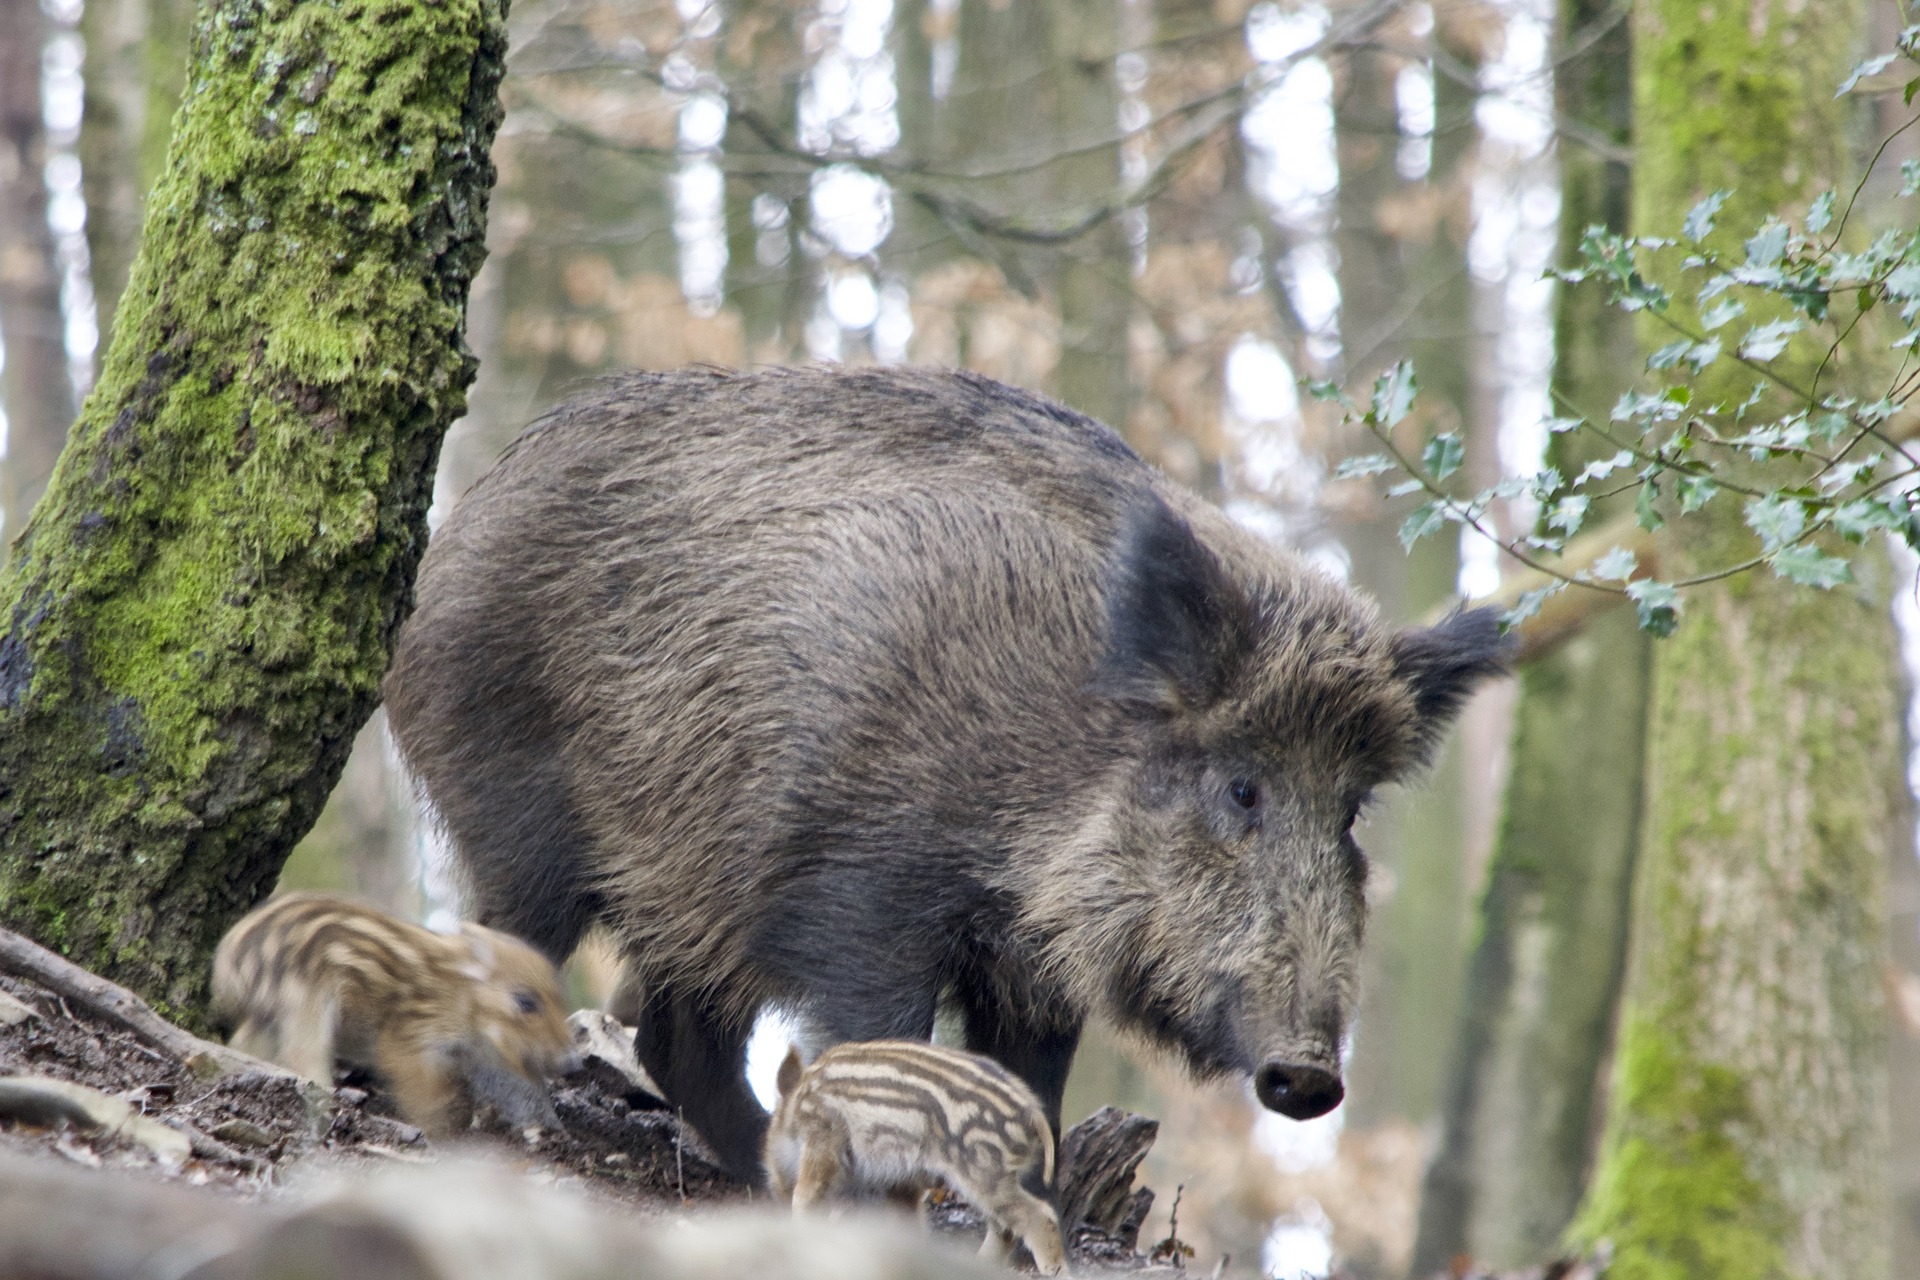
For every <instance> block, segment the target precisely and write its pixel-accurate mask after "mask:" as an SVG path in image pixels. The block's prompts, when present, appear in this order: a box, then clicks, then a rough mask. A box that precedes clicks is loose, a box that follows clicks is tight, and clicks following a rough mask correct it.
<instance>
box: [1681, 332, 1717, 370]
mask: <svg viewBox="0 0 1920 1280" xmlns="http://www.w3.org/2000/svg"><path fill="white" fill-rule="evenodd" d="M1719 358H1720V343H1719V340H1718V339H1715V338H1708V339H1707V340H1706V341H1705V342H1701V343H1697V344H1695V345H1694V346H1691V347H1688V348H1687V363H1688V364H1690V365H1692V366H1693V371H1694V372H1695V373H1699V372H1700V371H1701V370H1702V369H1705V368H1706V367H1707V366H1708V365H1710V364H1712V363H1713V362H1714V361H1715V360H1718V359H1719Z"/></svg>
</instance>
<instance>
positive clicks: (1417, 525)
mask: <svg viewBox="0 0 1920 1280" xmlns="http://www.w3.org/2000/svg"><path fill="white" fill-rule="evenodd" d="M1446 520H1447V517H1446V512H1445V510H1444V509H1443V508H1442V507H1441V505H1440V504H1439V503H1437V502H1423V503H1421V504H1420V505H1419V506H1417V507H1415V508H1414V509H1413V514H1412V515H1410V516H1408V517H1407V518H1406V519H1405V520H1403V521H1401V523H1400V545H1401V546H1403V547H1405V548H1406V549H1407V550H1408V551H1411V550H1413V544H1414V543H1416V542H1418V541H1420V539H1422V538H1424V537H1426V536H1427V535H1428V534H1430V533H1432V532H1433V531H1434V530H1436V529H1438V528H1439V527H1440V526H1441V525H1443V524H1445V523H1446Z"/></svg>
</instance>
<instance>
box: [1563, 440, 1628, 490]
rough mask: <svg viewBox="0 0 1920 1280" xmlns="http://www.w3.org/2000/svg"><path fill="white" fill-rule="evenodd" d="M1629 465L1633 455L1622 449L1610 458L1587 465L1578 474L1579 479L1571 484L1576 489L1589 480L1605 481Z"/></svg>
mask: <svg viewBox="0 0 1920 1280" xmlns="http://www.w3.org/2000/svg"><path fill="white" fill-rule="evenodd" d="M1631 465H1633V454H1632V452H1631V451H1629V450H1626V449H1622V450H1621V451H1620V452H1618V453H1616V454H1614V455H1613V456H1612V457H1611V458H1599V459H1596V460H1595V461H1593V462H1589V463H1588V464H1587V468H1586V470H1584V471H1582V472H1581V473H1580V478H1579V479H1578V480H1575V481H1574V482H1573V483H1574V487H1575V488H1578V487H1579V486H1581V485H1583V484H1585V483H1586V482H1587V481H1589V480H1605V479H1606V478H1607V477H1608V476H1610V475H1612V474H1613V473H1614V472H1616V471H1618V470H1619V469H1620V468H1622V467H1626V466H1631Z"/></svg>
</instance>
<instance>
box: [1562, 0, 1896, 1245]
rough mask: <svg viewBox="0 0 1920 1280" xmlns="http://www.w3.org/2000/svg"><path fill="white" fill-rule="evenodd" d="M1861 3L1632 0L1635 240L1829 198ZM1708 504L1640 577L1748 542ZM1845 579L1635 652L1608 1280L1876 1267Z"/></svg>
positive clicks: (1864, 616)
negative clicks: (1646, 665)
mask: <svg viewBox="0 0 1920 1280" xmlns="http://www.w3.org/2000/svg"><path fill="white" fill-rule="evenodd" d="M1861 13H1862V9H1861V6H1860V5H1859V4H1857V3H1855V2H1854V0H1814V2H1812V3H1808V4H1806V5H1805V6H1803V7H1799V8H1792V7H1788V8H1777V7H1771V6H1768V7H1760V8H1754V9H1751V10H1749V9H1746V8H1740V7H1720V8H1713V7H1706V8H1702V7H1701V6H1699V5H1695V4H1692V3H1688V2H1687V0H1642V3H1640V4H1639V5H1637V6H1636V9H1635V25H1634V46H1635V47H1634V57H1633V66H1634V119H1635V129H1634V131H1635V139H1636V165H1635V174H1634V200H1633V218H1634V226H1635V230H1636V231H1637V232H1638V233H1639V234H1642V235H1651V234H1656V233H1667V234H1670V233H1671V232H1672V230H1673V229H1674V228H1675V227H1677V226H1678V225H1679V223H1680V220H1681V218H1682V216H1683V215H1684V214H1685V212H1686V210H1687V209H1688V207H1689V206H1690V205H1691V204H1692V203H1693V202H1694V201H1695V200H1697V199H1699V198H1700V197H1701V196H1704V195H1705V194H1707V193H1708V192H1710V191H1713V190H1714V189H1716V188H1731V189H1734V190H1735V191H1736V194H1735V196H1734V197H1733V199H1732V201H1730V202H1729V205H1728V207H1727V209H1726V210H1725V211H1724V212H1723V213H1722V214H1721V217H1720V227H1721V231H1720V233H1719V235H1720V237H1721V239H1722V240H1723V241H1724V242H1725V243H1726V244H1727V245H1728V247H1729V248H1732V249H1733V251H1734V252H1736V253H1737V252H1738V248H1737V246H1738V243H1739V240H1740V238H1741V237H1743V236H1744V235H1747V234H1750V233H1751V231H1752V229H1753V227H1754V226H1756V225H1757V224H1758V223H1759V221H1760V220H1761V218H1762V217H1763V216H1764V215H1765V214H1766V213H1768V212H1770V211H1773V210H1787V209H1793V208H1796V207H1804V205H1805V203H1806V202H1807V201H1808V200H1809V199H1810V198H1811V197H1813V196H1814V195H1815V194H1816V193H1817V192H1819V191H1821V190H1823V189H1826V188H1827V187H1829V186H1835V185H1838V184H1840V183H1841V182H1843V181H1845V180H1846V177H1847V175H1846V173H1845V169H1846V166H1847V160H1846V157H1847V155H1848V145H1847V134H1846V129H1845V124H1846V115H1845V105H1844V104H1842V103H1836V102H1835V101H1834V98H1833V92H1834V89H1833V87H1834V86H1835V85H1836V84H1837V83H1838V82H1839V81H1840V79H1841V78H1842V77H1843V76H1844V75H1845V74H1846V72H1847V69H1848V66H1849V65H1850V63H1851V61H1852V56H1853V46H1854V41H1855V38H1856V36H1857V35H1858V33H1859V31H1860V20H1861ZM1676 305H1679V304H1678V303H1677V304H1676ZM1642 337H1643V339H1645V340H1648V341H1655V340H1664V339H1663V338H1656V335H1655V334H1654V333H1653V332H1652V331H1651V330H1649V331H1648V332H1647V333H1643V334H1642ZM1749 382H1750V377H1747V376H1736V375H1734V374H1732V373H1728V374H1725V375H1723V381H1722V382H1721V384H1720V385H1718V386H1714V385H1707V386H1704V387H1697V388H1696V390H1695V394H1696V395H1702V394H1704V395H1706V396H1709V397H1716V396H1718V397H1724V396H1727V395H1738V394H1740V393H1742V392H1743V391H1744V390H1745V388H1746V386H1747V385H1748V383H1749ZM1705 514H1706V516H1707V519H1706V520H1705V521H1704V522H1693V523H1694V527H1690V528H1689V529H1688V530H1687V534H1686V536H1685V537H1684V538H1681V537H1675V536H1669V537H1668V538H1667V539H1666V541H1665V542H1664V543H1663V545H1662V546H1661V549H1660V554H1661V571H1662V574H1663V576H1671V577H1677V576H1680V575H1683V574H1686V573H1689V572H1693V571H1695V570H1696V569H1697V568H1698V567H1699V566H1702V565H1707V564H1721V563H1726V562H1727V557H1728V556H1729V554H1730V553H1732V552H1733V551H1734V549H1735V548H1740V549H1741V551H1742V553H1744V549H1745V548H1746V547H1748V546H1750V545H1751V539H1750V537H1749V536H1748V535H1747V534H1746V531H1745V530H1744V529H1743V528H1742V520H1741V512H1740V509H1739V506H1738V504H1737V503H1736V502H1734V501H1733V500H1732V499H1731V498H1725V499H1722V500H1721V501H1719V502H1717V503H1715V504H1714V505H1713V506H1710V507H1708V508H1707V509H1706V512H1705ZM1856 572H1858V573H1859V574H1860V576H1861V577H1862V579H1863V582H1862V584H1861V586H1859V587H1857V588H1851V589H1842V590H1838V591H1834V592H1831V593H1821V592H1815V591H1808V590H1805V589H1802V588H1797V587H1794V586H1792V585H1790V584H1788V583H1785V582H1783V581H1782V580H1779V579H1776V578H1774V577H1772V576H1771V575H1770V574H1766V573H1755V574H1751V575H1747V576H1745V577H1742V578H1739V579H1737V580H1733V581H1731V582H1729V583H1724V584H1717V585H1713V586H1709V587H1704V588H1701V589H1698V590H1697V591H1696V592H1695V593H1694V594H1692V595H1691V596H1690V597H1689V599H1688V601H1687V613H1686V618H1685V621H1684V623H1683V625H1682V627H1681V629H1680V631H1679V632H1678V633H1677V634H1676V635H1675V637H1674V638H1673V639H1671V640H1668V641H1664V642H1662V643H1660V644H1658V645H1656V646H1655V648H1654V658H1653V676H1652V695H1651V701H1650V705H1649V711H1648V723H1647V769H1646V798H1645V806H1646V820H1645V824H1644V826H1643V828H1642V837H1641V849H1640V856H1639V865H1638V868H1637V870H1636V873H1635V884H1634V891H1633V894H1634V896H1633V907H1632V913H1633V914H1632V933H1631V939H1632V942H1631V955H1630V959H1629V962H1628V971H1627V979H1626V986H1625V990H1624V993H1623V997H1622V1004H1621V1013H1620V1038H1619V1045H1618V1049H1617V1051H1616V1053H1615V1060H1614V1068H1613V1075H1612V1080H1611V1083H1610V1096H1609V1101H1608V1117H1607V1127H1606V1137H1605V1142H1604V1146H1603V1149H1602V1153H1601V1157H1600V1163H1599V1167H1598V1169H1597V1170H1596V1172H1595V1175H1594V1179H1593V1184H1592V1186H1591V1188H1590V1190H1589V1192H1588V1200H1587V1203H1586V1205H1585V1207H1584V1208H1583V1210H1582V1213H1581V1217H1580V1220H1579V1222H1578V1223H1577V1234H1578V1237H1579V1238H1580V1239H1582V1240H1585V1241H1595V1240H1599V1239H1602V1238H1605V1239H1609V1240H1611V1241H1612V1242H1613V1246H1614V1250H1615V1255H1614V1263H1613V1266H1612V1268H1611V1269H1610V1270H1609V1272H1608V1274H1609V1275H1610V1276H1614V1277H1618V1278H1619V1280H1639V1278H1640V1277H1656V1276H1658V1277H1665V1276H1677V1275H1686V1276H1688V1277H1695V1278H1698V1280H1719V1278H1721V1277H1725V1278H1726V1280H1732V1278H1733V1277H1740V1278H1741V1280H1752V1278H1753V1277H1766V1276H1786V1275H1792V1276H1804V1277H1819V1278H1823V1280H1824V1278H1829V1277H1830V1278H1832V1280H1839V1278H1840V1277H1847V1278H1848V1280H1875V1278H1876V1277H1882V1276H1885V1275H1887V1273H1888V1232H1887V1220H1886V1208H1887V1200H1886V1196H1887V1137H1886V1134H1887V1097H1886V1079H1887V1077H1886V1044H1885V1021H1884V1019H1885V1011H1884V1008H1883V1006H1882V994H1881V992H1882V987H1881V975H1882V967H1883V962H1884V956H1885V954H1886V944H1885V938H1884V934H1883V930H1884V927H1885V920H1886V914H1885V880H1886V866H1887V857H1888V844H1889V842H1890V841H1893V840H1901V841H1904V840H1906V839H1907V838H1908V837H1907V835H1906V833H1902V832H1900V831H1898V829H1897V821H1896V817H1897V808H1898V805H1897V803H1896V797H1897V796H1898V794H1899V790H1900V786H1901V782H1900V762H1899V740H1900V733H1899V722H1900V708H1899V705H1898V689H1899V685H1900V681H1899V678H1898V667H1897V665H1896V648H1895V642H1894V637H1893V634H1892V624H1891V621H1890V619H1889V617H1888V612H1887V601H1888V597H1889V587H1890V583H1889V580H1888V574H1887V571H1886V564H1885V561H1884V560H1883V559H1880V558H1878V557H1875V556H1872V555H1869V556H1866V557H1864V558H1863V559H1862V561H1861V562H1860V563H1859V564H1858V565H1857V566H1856Z"/></svg>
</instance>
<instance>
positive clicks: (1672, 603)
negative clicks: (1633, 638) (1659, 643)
mask: <svg viewBox="0 0 1920 1280" xmlns="http://www.w3.org/2000/svg"><path fill="white" fill-rule="evenodd" d="M1627 596H1628V598H1629V599H1631V600H1632V601H1633V603H1634V606H1635V611H1636V612H1637V613H1638V614H1639V615H1640V629H1641V630H1642V631H1646V632H1649V633H1651V634H1653V635H1656V636H1659V637H1660V638H1661V639H1663V640H1664V639H1665V638H1666V637H1668V636H1670V635H1672V634H1673V629H1674V628H1675V627H1677V626H1679V625H1680V593H1679V592H1678V591H1676V590H1674V589H1673V584H1672V583H1668V582H1656V581H1654V580H1653V579H1652V578H1642V579H1640V580H1639V581H1638V582H1629V583H1628V584H1627Z"/></svg>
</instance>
